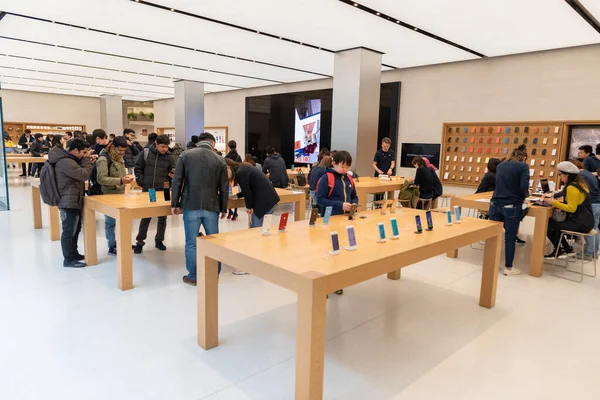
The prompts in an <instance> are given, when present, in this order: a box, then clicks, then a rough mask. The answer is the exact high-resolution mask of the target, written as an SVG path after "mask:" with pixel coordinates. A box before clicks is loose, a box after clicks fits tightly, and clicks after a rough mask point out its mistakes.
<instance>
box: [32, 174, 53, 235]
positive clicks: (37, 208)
mask: <svg viewBox="0 0 600 400" xmlns="http://www.w3.org/2000/svg"><path fill="white" fill-rule="evenodd" d="M30 182H31V202H32V204H33V228H34V229H42V198H41V195H40V180H39V178H31V180H30ZM48 214H49V217H50V218H48V219H49V221H50V222H49V225H50V240H52V241H56V240H60V225H59V218H58V208H57V207H48Z"/></svg>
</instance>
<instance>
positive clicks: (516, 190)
mask: <svg viewBox="0 0 600 400" xmlns="http://www.w3.org/2000/svg"><path fill="white" fill-rule="evenodd" d="M526 161H527V147H526V146H525V145H524V144H523V145H521V146H519V147H517V148H516V149H514V150H513V151H512V153H511V155H510V157H509V158H508V159H507V160H506V161H504V162H502V163H501V164H499V165H498V166H497V167H496V188H495V189H494V194H493V195H492V200H491V202H490V219H491V220H492V221H500V222H503V223H504V244H505V246H504V247H505V253H506V254H505V264H504V275H507V276H508V275H518V274H520V273H521V271H520V270H519V269H517V268H513V260H514V258H515V248H516V245H515V241H516V239H517V232H518V231H519V225H520V223H521V210H522V209H523V203H524V202H525V199H526V198H527V196H528V195H529V166H528V165H527V163H526Z"/></svg>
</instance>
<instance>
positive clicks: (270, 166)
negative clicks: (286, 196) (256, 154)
mask: <svg viewBox="0 0 600 400" xmlns="http://www.w3.org/2000/svg"><path fill="white" fill-rule="evenodd" d="M262 170H263V172H264V173H265V174H266V173H269V180H270V181H271V183H272V184H273V187H276V188H282V189H285V188H286V187H288V184H289V178H288V175H287V169H286V167H285V161H284V160H283V158H281V154H279V153H277V152H275V148H274V147H273V146H269V147H267V158H266V159H265V162H264V164H263V167H262Z"/></svg>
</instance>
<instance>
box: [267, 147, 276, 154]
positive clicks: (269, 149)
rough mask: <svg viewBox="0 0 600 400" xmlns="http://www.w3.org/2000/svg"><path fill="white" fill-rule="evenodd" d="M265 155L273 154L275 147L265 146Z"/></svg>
mask: <svg viewBox="0 0 600 400" xmlns="http://www.w3.org/2000/svg"><path fill="white" fill-rule="evenodd" d="M266 151H267V156H270V155H271V154H275V147H273V146H267V150H266Z"/></svg>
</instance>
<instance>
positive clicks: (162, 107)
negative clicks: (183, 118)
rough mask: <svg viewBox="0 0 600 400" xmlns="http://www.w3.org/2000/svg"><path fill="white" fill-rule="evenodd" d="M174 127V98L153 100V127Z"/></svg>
mask: <svg viewBox="0 0 600 400" xmlns="http://www.w3.org/2000/svg"><path fill="white" fill-rule="evenodd" d="M174 127H175V99H165V100H155V101H154V129H158V128H174Z"/></svg>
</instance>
